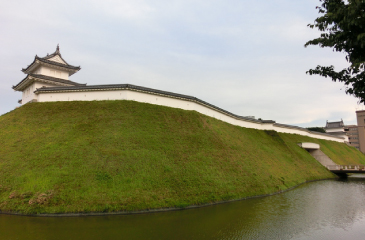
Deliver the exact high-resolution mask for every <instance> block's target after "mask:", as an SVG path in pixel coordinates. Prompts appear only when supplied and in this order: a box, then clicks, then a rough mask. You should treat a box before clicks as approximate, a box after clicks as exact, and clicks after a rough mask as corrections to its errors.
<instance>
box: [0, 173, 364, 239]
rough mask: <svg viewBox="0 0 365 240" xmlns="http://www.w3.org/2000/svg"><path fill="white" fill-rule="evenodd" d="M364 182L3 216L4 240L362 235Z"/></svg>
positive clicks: (0, 218)
mask: <svg viewBox="0 0 365 240" xmlns="http://www.w3.org/2000/svg"><path fill="white" fill-rule="evenodd" d="M364 226H365V181H364V179H352V180H348V181H320V182H315V183H310V184H306V185H302V186H300V187H298V188H296V189H294V190H292V191H289V192H286V193H283V194H279V195H275V196H270V197H264V198H257V199H249V200H245V201H239V202H233V203H227V204H221V205H215V206H210V207H204V208H199V209H191V210H184V211H174V212H165V213H153V214H141V215H120V216H101V217H63V218H43V217H19V216H8V215H0V235H1V236H2V237H1V239H227V240H231V239H232V240H233V239H363V238H364V237H363V235H364V234H365V228H364Z"/></svg>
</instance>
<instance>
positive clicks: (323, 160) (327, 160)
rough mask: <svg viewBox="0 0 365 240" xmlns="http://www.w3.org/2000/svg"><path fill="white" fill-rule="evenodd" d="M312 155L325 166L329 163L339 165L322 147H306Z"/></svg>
mask: <svg viewBox="0 0 365 240" xmlns="http://www.w3.org/2000/svg"><path fill="white" fill-rule="evenodd" d="M306 150H307V151H308V152H309V153H310V155H312V157H314V158H315V159H316V160H317V161H318V162H320V163H321V164H322V165H323V166H325V167H326V166H328V165H337V164H336V163H334V162H333V161H332V160H331V158H329V157H328V156H327V155H326V154H324V153H323V152H322V151H321V150H320V149H306Z"/></svg>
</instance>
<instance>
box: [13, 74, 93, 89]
mask: <svg viewBox="0 0 365 240" xmlns="http://www.w3.org/2000/svg"><path fill="white" fill-rule="evenodd" d="M29 77H33V78H38V79H44V80H48V81H52V82H58V83H64V84H70V85H74V86H86V84H85V83H77V82H73V81H70V80H66V79H62V78H55V77H50V76H46V75H42V74H33V73H30V74H28V75H27V76H26V77H25V78H24V79H23V80H21V81H20V82H19V83H18V84H17V85H15V86H13V87H12V88H13V89H15V88H17V87H18V86H19V85H21V84H22V83H24V82H25V81H26V80H27V79H28V78H29Z"/></svg>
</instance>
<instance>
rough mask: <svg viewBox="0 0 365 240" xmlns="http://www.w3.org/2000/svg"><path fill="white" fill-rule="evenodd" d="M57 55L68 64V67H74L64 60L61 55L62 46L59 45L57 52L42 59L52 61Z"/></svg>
mask: <svg viewBox="0 0 365 240" xmlns="http://www.w3.org/2000/svg"><path fill="white" fill-rule="evenodd" d="M57 55H58V56H59V57H60V58H61V59H62V61H64V62H65V63H66V65H69V66H72V65H70V64H68V63H67V62H66V60H65V59H63V58H62V55H61V52H60V45H59V44H57V47H56V51H55V52H54V53H52V54H47V56H45V57H42V58H41V59H44V60H48V59H50V58H52V57H55V56H57Z"/></svg>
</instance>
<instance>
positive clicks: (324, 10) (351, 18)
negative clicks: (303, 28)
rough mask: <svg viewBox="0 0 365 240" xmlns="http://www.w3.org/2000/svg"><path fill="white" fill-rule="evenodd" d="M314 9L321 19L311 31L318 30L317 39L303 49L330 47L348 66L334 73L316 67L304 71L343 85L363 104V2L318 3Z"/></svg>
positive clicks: (333, 0) (336, 0)
mask: <svg viewBox="0 0 365 240" xmlns="http://www.w3.org/2000/svg"><path fill="white" fill-rule="evenodd" d="M319 1H320V2H321V3H322V5H321V6H318V7H317V9H318V11H319V13H320V14H322V16H320V17H318V18H316V19H315V21H314V24H308V26H309V27H310V28H317V29H318V30H319V31H321V32H322V33H321V35H320V37H319V38H315V39H313V40H310V41H308V42H307V43H306V44H305V45H304V46H305V47H307V46H308V45H318V46H319V47H322V48H324V47H330V48H333V51H336V52H343V53H345V54H346V60H347V61H348V62H349V64H350V66H349V67H347V68H345V69H342V70H341V71H338V72H337V71H335V68H334V66H319V65H318V66H317V67H316V68H315V69H310V70H309V71H307V73H309V74H310V75H313V74H317V75H320V76H324V77H330V78H332V81H334V82H336V81H339V82H343V83H344V84H345V86H346V93H347V94H351V95H353V96H355V97H357V98H359V102H360V103H365V0H319Z"/></svg>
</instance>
